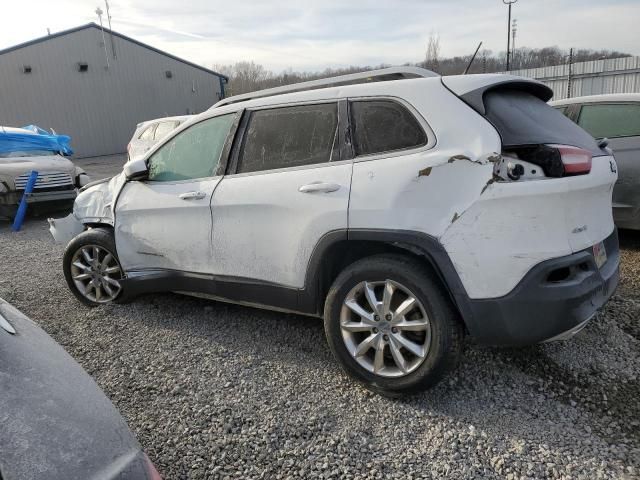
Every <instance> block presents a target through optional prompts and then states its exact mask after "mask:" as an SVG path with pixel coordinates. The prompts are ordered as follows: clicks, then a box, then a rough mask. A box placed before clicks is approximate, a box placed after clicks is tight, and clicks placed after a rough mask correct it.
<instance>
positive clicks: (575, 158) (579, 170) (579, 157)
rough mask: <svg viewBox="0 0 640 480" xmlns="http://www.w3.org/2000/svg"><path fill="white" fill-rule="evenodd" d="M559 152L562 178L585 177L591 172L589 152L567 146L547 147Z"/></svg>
mask: <svg viewBox="0 0 640 480" xmlns="http://www.w3.org/2000/svg"><path fill="white" fill-rule="evenodd" d="M549 146H550V147H552V148H556V149H557V150H558V151H559V152H560V158H561V160H562V165H563V166H564V176H570V175H585V174H587V173H589V172H590V171H591V159H592V158H593V156H592V155H591V152H588V151H587V150H584V149H582V148H578V147H571V146H569V145H549Z"/></svg>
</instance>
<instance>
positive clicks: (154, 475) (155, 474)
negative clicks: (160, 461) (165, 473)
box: [144, 455, 162, 480]
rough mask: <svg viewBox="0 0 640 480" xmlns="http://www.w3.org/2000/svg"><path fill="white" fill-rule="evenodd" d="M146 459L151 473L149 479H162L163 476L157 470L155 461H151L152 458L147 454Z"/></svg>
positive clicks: (148, 470) (148, 471)
mask: <svg viewBox="0 0 640 480" xmlns="http://www.w3.org/2000/svg"><path fill="white" fill-rule="evenodd" d="M144 459H145V463H146V464H147V465H146V467H147V473H148V474H149V479H148V480H162V477H161V476H160V474H159V473H158V470H156V467H155V466H154V465H153V463H151V460H149V457H147V456H146V455H145V456H144Z"/></svg>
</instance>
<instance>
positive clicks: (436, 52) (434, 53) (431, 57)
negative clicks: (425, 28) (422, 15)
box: [424, 32, 440, 72]
mask: <svg viewBox="0 0 640 480" xmlns="http://www.w3.org/2000/svg"><path fill="white" fill-rule="evenodd" d="M439 56H440V35H438V34H437V33H433V32H431V33H430V34H429V40H428V41H427V53H426V55H425V59H424V66H425V68H428V69H429V70H433V71H434V72H435V71H438V68H439V66H440V65H439V62H438V57H439Z"/></svg>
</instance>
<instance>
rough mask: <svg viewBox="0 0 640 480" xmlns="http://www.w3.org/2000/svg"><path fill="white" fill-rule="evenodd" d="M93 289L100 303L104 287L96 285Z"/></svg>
mask: <svg viewBox="0 0 640 480" xmlns="http://www.w3.org/2000/svg"><path fill="white" fill-rule="evenodd" d="M93 288H94V289H95V291H96V301H100V300H101V299H102V287H101V286H100V284H98V285H94V286H93Z"/></svg>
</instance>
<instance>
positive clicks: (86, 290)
mask: <svg viewBox="0 0 640 480" xmlns="http://www.w3.org/2000/svg"><path fill="white" fill-rule="evenodd" d="M71 277H72V278H73V282H74V283H75V285H76V288H77V289H78V291H79V292H80V294H81V295H82V296H84V297H85V298H87V299H88V300H91V301H92V302H96V303H108V302H111V301H113V300H115V299H116V297H117V296H118V295H119V293H120V290H121V289H122V287H121V286H120V279H121V278H122V269H121V268H120V263H118V259H117V258H116V257H115V255H113V254H112V253H111V252H110V251H109V250H107V249H106V248H104V247H101V246H98V245H86V246H83V247H80V248H79V249H78V250H77V251H76V252H75V253H74V255H73V258H72V260H71Z"/></svg>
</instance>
